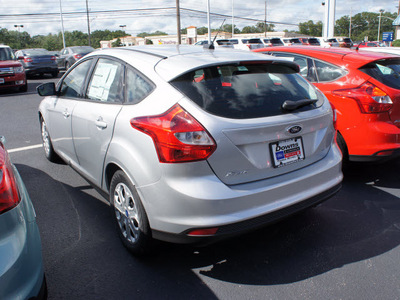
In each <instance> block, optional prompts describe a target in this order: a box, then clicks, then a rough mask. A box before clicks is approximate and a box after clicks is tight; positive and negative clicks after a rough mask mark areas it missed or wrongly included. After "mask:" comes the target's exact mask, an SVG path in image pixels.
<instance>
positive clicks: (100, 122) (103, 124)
mask: <svg viewBox="0 0 400 300" xmlns="http://www.w3.org/2000/svg"><path fill="white" fill-rule="evenodd" d="M94 124H95V125H96V127H97V128H99V129H106V128H107V123H106V122H104V121H103V118H102V117H98V118H97V120H96V122H94Z"/></svg>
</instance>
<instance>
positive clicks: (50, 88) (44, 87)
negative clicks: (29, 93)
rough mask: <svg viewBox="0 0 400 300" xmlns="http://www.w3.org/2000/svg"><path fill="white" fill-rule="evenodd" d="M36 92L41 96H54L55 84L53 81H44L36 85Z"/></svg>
mask: <svg viewBox="0 0 400 300" xmlns="http://www.w3.org/2000/svg"><path fill="white" fill-rule="evenodd" d="M36 90H37V92H38V94H39V95H40V96H42V97H45V96H55V95H56V94H57V93H56V85H55V84H54V82H46V83H43V84H41V85H39V86H37V87H36Z"/></svg>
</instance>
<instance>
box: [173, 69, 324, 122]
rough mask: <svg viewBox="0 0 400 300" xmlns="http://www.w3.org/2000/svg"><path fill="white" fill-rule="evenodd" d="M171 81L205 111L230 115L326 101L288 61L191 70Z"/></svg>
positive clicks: (265, 114) (276, 112) (262, 113)
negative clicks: (286, 102) (297, 103)
mask: <svg viewBox="0 0 400 300" xmlns="http://www.w3.org/2000/svg"><path fill="white" fill-rule="evenodd" d="M171 84H172V85H173V86H174V87H175V88H177V89H178V90H179V91H181V92H182V93H183V94H185V95H186V96H187V97H188V98H190V99H191V100H192V101H194V102H195V103H196V104H197V105H199V106H200V107H201V108H203V109H204V110H205V111H207V112H209V113H211V114H214V115H217V116H221V117H226V118H232V119H247V118H262V117H268V116H275V115H281V114H285V113H288V112H287V111H284V110H283V109H282V108H281V106H282V104H283V102H284V101H286V100H291V101H298V100H304V99H315V100H320V101H318V102H317V103H315V104H310V105H307V106H304V107H302V108H299V109H298V110H296V111H306V110H310V109H314V108H316V107H318V106H320V105H322V102H323V99H322V98H318V97H319V96H318V94H317V93H316V90H315V88H314V87H313V86H312V85H311V84H310V83H308V82H307V81H306V80H304V79H303V78H302V77H301V76H300V75H299V74H297V73H295V72H294V71H293V69H291V68H290V67H288V66H285V65H284V64H282V65H278V64H271V63H254V62H253V63H241V64H227V65H219V66H212V67H207V68H202V69H198V70H195V71H191V72H188V73H186V74H184V75H182V76H180V77H178V78H176V79H174V80H173V81H172V82H171Z"/></svg>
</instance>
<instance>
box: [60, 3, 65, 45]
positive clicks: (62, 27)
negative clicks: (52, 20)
mask: <svg viewBox="0 0 400 300" xmlns="http://www.w3.org/2000/svg"><path fill="white" fill-rule="evenodd" d="M60 18H61V33H62V39H63V48H65V35H64V20H63V14H62V6H61V0H60Z"/></svg>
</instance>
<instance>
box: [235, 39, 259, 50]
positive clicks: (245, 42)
mask: <svg viewBox="0 0 400 300" xmlns="http://www.w3.org/2000/svg"><path fill="white" fill-rule="evenodd" d="M228 40H229V42H230V43H231V44H232V45H233V47H234V48H235V49H240V50H253V49H258V48H263V47H264V44H263V42H262V41H261V39H259V38H244V39H242V38H237V39H228Z"/></svg>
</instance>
